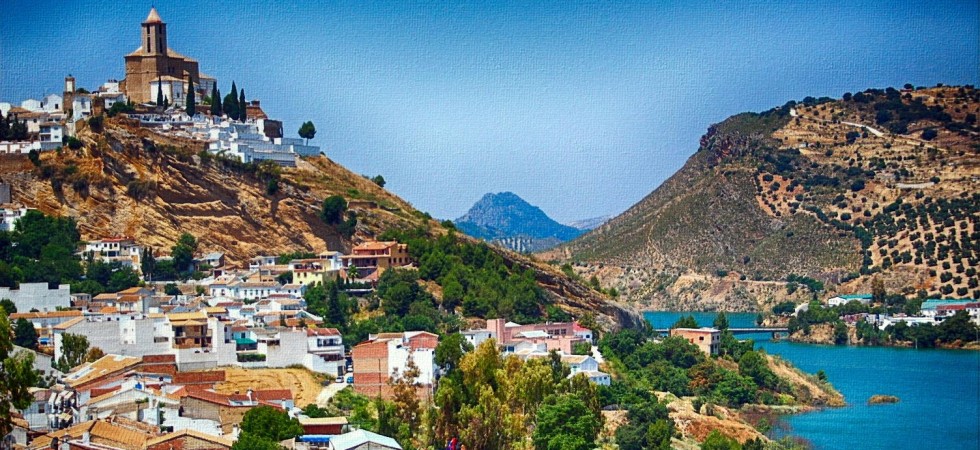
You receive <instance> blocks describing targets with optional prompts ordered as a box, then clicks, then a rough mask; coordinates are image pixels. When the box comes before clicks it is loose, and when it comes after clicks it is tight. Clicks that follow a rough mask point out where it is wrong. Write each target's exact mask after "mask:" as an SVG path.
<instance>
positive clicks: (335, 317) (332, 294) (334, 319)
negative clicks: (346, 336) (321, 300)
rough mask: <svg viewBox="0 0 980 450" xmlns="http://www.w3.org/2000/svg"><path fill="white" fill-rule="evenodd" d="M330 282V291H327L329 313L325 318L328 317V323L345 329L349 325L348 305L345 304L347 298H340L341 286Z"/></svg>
mask: <svg viewBox="0 0 980 450" xmlns="http://www.w3.org/2000/svg"><path fill="white" fill-rule="evenodd" d="M329 284H330V286H329V292H328V293H327V314H326V316H325V317H324V319H326V322H327V324H329V325H332V326H334V327H337V328H340V329H344V328H345V327H346V325H347V307H346V305H345V303H346V301H345V300H346V299H341V298H340V296H341V294H340V288H339V287H337V283H336V282H330V283H329Z"/></svg>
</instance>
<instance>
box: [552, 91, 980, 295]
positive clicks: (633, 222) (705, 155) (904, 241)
mask: <svg viewBox="0 0 980 450" xmlns="http://www.w3.org/2000/svg"><path fill="white" fill-rule="evenodd" d="M978 113H980V92H978V91H977V90H976V89H974V88H973V87H972V86H966V87H936V88H929V89H916V90H908V89H906V90H903V91H899V90H896V89H891V88H889V89H885V90H881V89H869V90H866V91H864V92H861V93H857V94H854V95H852V94H847V95H845V96H844V99H842V100H833V99H829V98H821V99H814V98H807V99H804V101H803V102H801V103H796V102H788V103H787V104H786V105H783V106H782V107H779V108H774V109H772V110H770V111H767V112H764V113H760V114H755V113H744V114H739V115H735V116H732V117H730V118H729V119H726V120H725V121H723V122H721V123H718V124H715V125H712V126H711V127H709V129H708V131H707V133H706V134H705V135H704V136H703V137H702V139H701V142H700V148H699V149H698V151H697V152H695V153H694V154H693V155H692V156H691V157H690V158H689V160H688V161H687V163H686V164H685V165H684V166H683V167H682V168H681V169H680V170H679V171H678V172H677V173H675V174H674V175H673V176H671V177H670V178H669V179H668V180H666V181H665V182H664V183H663V184H662V185H661V186H660V187H658V188H657V189H656V190H654V191H653V192H651V193H650V194H648V195H647V196H646V197H644V198H643V199H641V200H640V201H639V202H637V203H636V204H634V205H633V206H632V207H630V208H629V209H627V211H625V212H624V213H622V214H620V215H619V216H617V217H615V218H613V219H611V220H610V221H608V222H607V223H605V224H603V225H602V226H600V227H598V228H596V229H595V230H592V231H590V232H589V233H586V234H584V235H583V236H581V237H579V238H578V239H576V240H573V241H571V242H568V243H565V244H562V245H561V246H559V247H557V248H555V249H552V250H550V251H547V252H542V253H540V254H539V255H538V257H539V258H542V259H545V260H553V261H556V262H568V263H572V264H573V266H575V268H576V271H577V272H578V273H579V274H580V275H582V276H584V277H591V276H592V275H595V276H596V277H597V278H598V279H599V280H600V281H601V283H602V285H603V286H606V287H614V288H616V289H617V290H618V291H619V292H620V293H622V294H623V295H622V297H624V298H626V299H628V301H631V302H634V303H636V304H638V305H640V306H641V307H643V308H653V309H673V310H689V309H707V310H713V309H726V310H746V311H748V310H758V309H760V308H762V309H765V308H766V307H768V306H771V305H772V304H773V303H776V302H780V301H786V300H789V301H794V302H796V303H800V302H804V301H806V300H807V299H808V298H810V296H811V295H812V294H813V293H812V292H808V291H807V289H796V287H795V286H797V285H798V284H799V283H798V282H796V281H795V280H796V279H797V278H799V277H806V278H812V279H814V280H817V281H819V282H820V283H822V285H823V286H825V287H826V291H828V292H841V293H849V292H870V285H871V282H872V280H873V279H875V278H876V277H877V278H880V279H882V281H883V282H884V284H885V286H886V288H887V289H888V290H889V291H891V292H898V293H903V294H914V293H917V292H920V291H921V292H922V293H924V295H929V296H953V295H958V296H961V297H965V296H968V295H973V296H974V297H977V296H980V291H978V290H977V289H976V282H975V281H974V282H970V281H969V277H970V275H968V274H967V273H966V272H968V271H970V272H973V273H974V274H975V270H972V271H971V270H970V269H967V267H975V266H976V262H977V261H976V260H977V257H978V256H980V248H978V247H977V242H978V237H980V236H978V234H977V225H976V216H977V205H978V204H980V197H978V196H977V195H976V194H975V193H976V192H977V191H978V190H980V184H978V183H980V182H978V180H980V158H978V157H977V152H978V151H980V140H978V138H977V136H978V135H980V134H978V132H980V129H978V128H977V122H976V117H977V115H978ZM790 280H794V281H790ZM813 285H814V286H820V285H817V284H813Z"/></svg>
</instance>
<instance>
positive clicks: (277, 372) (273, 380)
mask: <svg viewBox="0 0 980 450" xmlns="http://www.w3.org/2000/svg"><path fill="white" fill-rule="evenodd" d="M223 370H224V371H225V381H224V382H222V383H218V385H217V386H216V387H215V390H217V391H218V392H224V393H234V392H235V391H239V392H242V393H243V392H245V391H247V390H248V389H249V388H251V389H289V390H290V391H292V393H293V399H295V401H296V406H298V407H300V408H302V407H304V406H306V405H309V404H310V403H316V399H317V396H318V395H320V391H321V390H322V388H323V386H321V384H320V380H319V379H318V378H317V374H314V373H313V372H310V371H308V370H305V369H240V368H225V369H223Z"/></svg>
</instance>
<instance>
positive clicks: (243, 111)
mask: <svg viewBox="0 0 980 450" xmlns="http://www.w3.org/2000/svg"><path fill="white" fill-rule="evenodd" d="M238 118H239V119H240V120H241V121H242V122H244V121H246V120H248V108H247V107H246V103H245V88H242V92H241V93H240V95H239V97H238Z"/></svg>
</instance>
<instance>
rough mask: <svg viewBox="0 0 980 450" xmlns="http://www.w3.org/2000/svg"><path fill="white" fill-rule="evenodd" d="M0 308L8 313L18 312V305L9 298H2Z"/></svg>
mask: <svg viewBox="0 0 980 450" xmlns="http://www.w3.org/2000/svg"><path fill="white" fill-rule="evenodd" d="M0 310H3V312H5V313H7V314H8V315H9V314H15V313H16V312H17V305H15V304H14V301H13V300H11V299H9V298H4V299H0Z"/></svg>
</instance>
